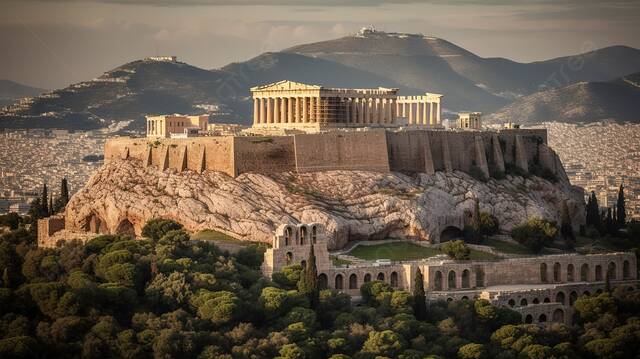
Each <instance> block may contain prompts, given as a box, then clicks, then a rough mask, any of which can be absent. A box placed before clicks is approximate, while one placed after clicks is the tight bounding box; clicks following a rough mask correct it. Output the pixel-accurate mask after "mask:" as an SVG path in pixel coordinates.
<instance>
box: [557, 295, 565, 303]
mask: <svg viewBox="0 0 640 359" xmlns="http://www.w3.org/2000/svg"><path fill="white" fill-rule="evenodd" d="M564 300H565V297H564V292H558V293H556V303H562V305H564Z"/></svg>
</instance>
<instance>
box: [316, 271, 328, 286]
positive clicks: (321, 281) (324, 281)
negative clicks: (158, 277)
mask: <svg viewBox="0 0 640 359" xmlns="http://www.w3.org/2000/svg"><path fill="white" fill-rule="evenodd" d="M328 287H329V278H327V275H326V274H324V273H320V275H319V276H318V289H320V290H324V289H327V288H328Z"/></svg>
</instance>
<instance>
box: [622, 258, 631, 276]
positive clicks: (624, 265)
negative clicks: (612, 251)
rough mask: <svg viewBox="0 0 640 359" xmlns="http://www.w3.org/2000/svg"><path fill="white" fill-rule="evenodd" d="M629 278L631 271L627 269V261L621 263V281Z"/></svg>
mask: <svg viewBox="0 0 640 359" xmlns="http://www.w3.org/2000/svg"><path fill="white" fill-rule="evenodd" d="M630 277H631V270H630V268H629V261H627V260H625V261H624V262H622V279H629V278H630Z"/></svg>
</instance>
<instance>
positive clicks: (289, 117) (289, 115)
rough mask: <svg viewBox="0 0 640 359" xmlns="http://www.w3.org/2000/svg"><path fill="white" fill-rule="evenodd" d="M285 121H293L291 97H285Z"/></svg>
mask: <svg viewBox="0 0 640 359" xmlns="http://www.w3.org/2000/svg"><path fill="white" fill-rule="evenodd" d="M287 123H293V98H291V97H287Z"/></svg>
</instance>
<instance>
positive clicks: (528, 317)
mask: <svg viewBox="0 0 640 359" xmlns="http://www.w3.org/2000/svg"><path fill="white" fill-rule="evenodd" d="M524 322H525V323H526V324H531V323H533V316H532V315H531V314H527V316H526V317H525V318H524Z"/></svg>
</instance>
